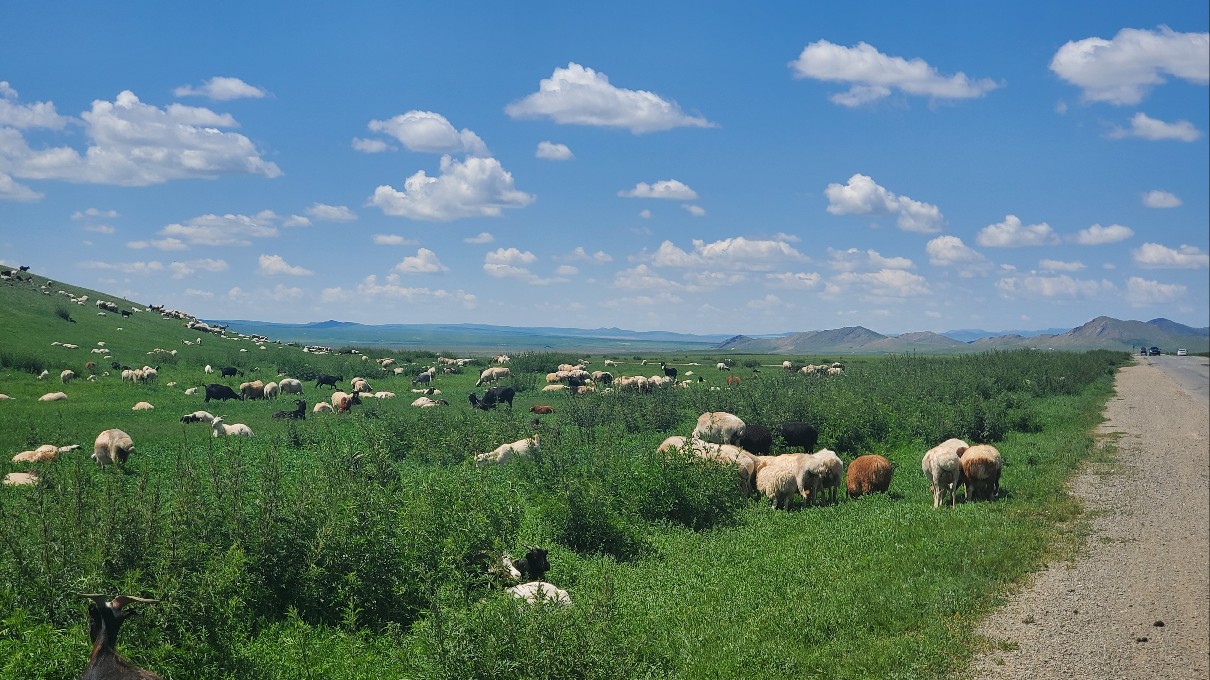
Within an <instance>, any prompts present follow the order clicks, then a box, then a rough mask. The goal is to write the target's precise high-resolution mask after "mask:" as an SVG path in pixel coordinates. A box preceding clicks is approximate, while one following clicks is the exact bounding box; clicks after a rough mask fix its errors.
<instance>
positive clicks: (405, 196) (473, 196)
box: [370, 156, 534, 222]
mask: <svg viewBox="0 0 1210 680" xmlns="http://www.w3.org/2000/svg"><path fill="white" fill-rule="evenodd" d="M533 201H534V197H533V196H532V195H530V194H527V193H525V192H522V191H518V190H517V189H516V188H515V187H514V186H513V176H512V174H511V173H509V172H507V171H506V170H505V169H504V168H503V167H502V166H501V165H500V161H498V160H496V159H495V158H468V159H466V162H459V161H456V160H454V159H453V158H451V157H450V156H443V157H442V158H441V174H440V175H439V176H437V177H429V176H428V175H427V174H425V172H424V171H423V170H421V171H419V172H417V173H416V174H414V175H412V176H411V177H409V178H407V180H405V181H404V186H403V191H400V190H398V189H396V188H395V187H392V186H389V185H382V186H380V187H378V188H377V189H375V190H374V195H373V196H372V197H371V199H370V203H371V204H372V205H375V206H377V207H378V208H379V209H381V210H382V212H383V213H385V214H387V215H395V216H399V217H407V218H410V219H414V220H428V221H438V222H447V221H450V220H456V219H460V218H465V217H497V216H499V215H500V213H501V212H502V211H503V209H504V208H523V207H525V206H527V205H529V204H530V203H532V202H533Z"/></svg>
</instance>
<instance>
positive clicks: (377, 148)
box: [353, 137, 391, 153]
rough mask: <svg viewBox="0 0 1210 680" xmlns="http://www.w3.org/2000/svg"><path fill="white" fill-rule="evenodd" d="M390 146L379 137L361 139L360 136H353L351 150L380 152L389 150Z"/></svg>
mask: <svg viewBox="0 0 1210 680" xmlns="http://www.w3.org/2000/svg"><path fill="white" fill-rule="evenodd" d="M390 149H391V147H390V146H389V145H388V144H387V143H386V142H384V141H382V140H381V139H363V138H361V137H354V138H353V150H354V151H360V152H362V153H382V152H384V151H390Z"/></svg>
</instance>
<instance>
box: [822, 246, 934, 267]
mask: <svg viewBox="0 0 1210 680" xmlns="http://www.w3.org/2000/svg"><path fill="white" fill-rule="evenodd" d="M828 260H829V261H828V265H829V266H830V267H832V269H835V270H837V271H842V272H851V271H856V270H858V269H865V270H871V269H911V268H912V267H913V266H915V265H913V264H912V261H911V260H909V259H908V258H906V257H883V256H882V254H881V253H879V252H878V251H877V250H858V249H857V248H849V249H848V250H836V249H834V248H828Z"/></svg>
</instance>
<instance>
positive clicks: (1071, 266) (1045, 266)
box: [1038, 259, 1085, 272]
mask: <svg viewBox="0 0 1210 680" xmlns="http://www.w3.org/2000/svg"><path fill="white" fill-rule="evenodd" d="M1038 269H1041V270H1042V271H1044V272H1078V271H1081V270H1083V269H1085V267H1084V263H1083V262H1080V261H1079V260H1076V261H1074V262H1066V261H1064V260H1049V259H1047V260H1040V261H1039V262H1038Z"/></svg>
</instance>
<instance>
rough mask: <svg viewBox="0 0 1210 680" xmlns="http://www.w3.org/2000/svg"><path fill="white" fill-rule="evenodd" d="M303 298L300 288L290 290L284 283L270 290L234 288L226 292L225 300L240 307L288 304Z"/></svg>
mask: <svg viewBox="0 0 1210 680" xmlns="http://www.w3.org/2000/svg"><path fill="white" fill-rule="evenodd" d="M302 297H303V289H302V288H297V287H295V288H291V287H290V286H287V285H285V284H284V283H279V284H277V285H276V286H274V287H273V288H271V289H263V288H262V289H260V290H255V291H248V290H244V289H243V288H240V287H239V286H235V287H234V288H232V289H230V290H228V291H227V299H228V300H231V301H232V302H236V303H239V304H241V305H254V304H260V303H265V302H270V303H273V302H290V301H293V300H301V299H302Z"/></svg>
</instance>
